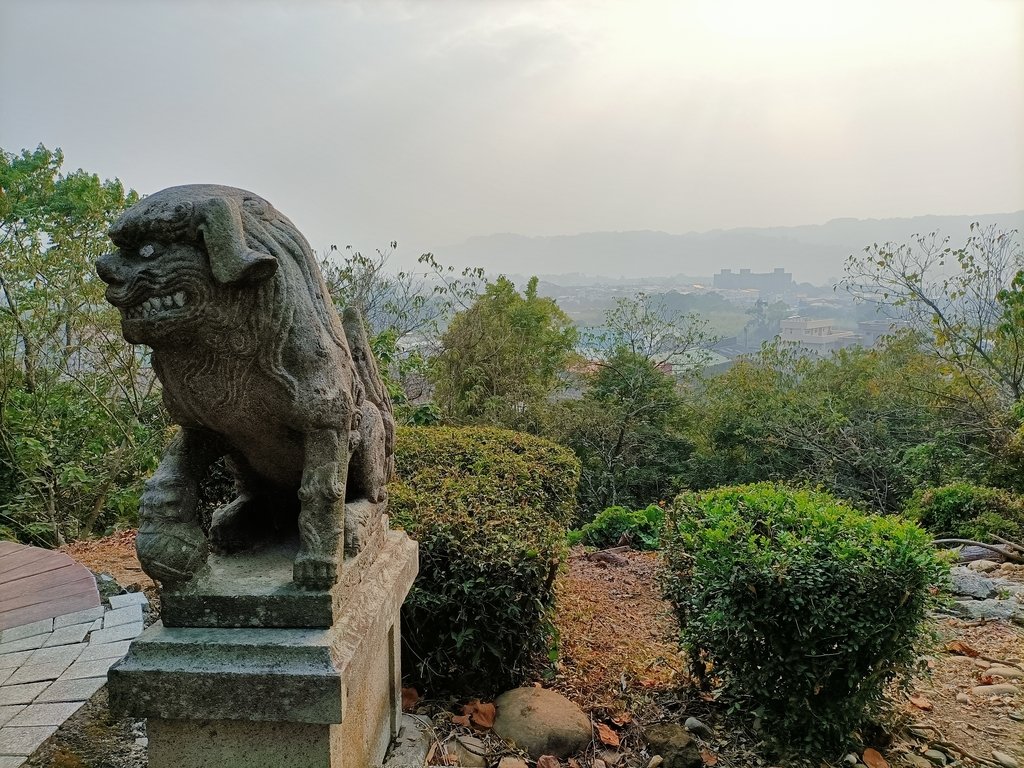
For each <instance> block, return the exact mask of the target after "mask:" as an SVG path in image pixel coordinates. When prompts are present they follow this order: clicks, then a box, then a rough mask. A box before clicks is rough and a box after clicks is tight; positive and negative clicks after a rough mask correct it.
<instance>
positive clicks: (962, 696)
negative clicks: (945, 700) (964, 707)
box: [956, 691, 971, 704]
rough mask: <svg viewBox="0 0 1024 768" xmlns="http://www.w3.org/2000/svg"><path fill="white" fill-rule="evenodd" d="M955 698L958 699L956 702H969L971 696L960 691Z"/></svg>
mask: <svg viewBox="0 0 1024 768" xmlns="http://www.w3.org/2000/svg"><path fill="white" fill-rule="evenodd" d="M956 700H957V701H958V702H959V703H960V704H970V703H971V697H970V696H968V695H967V694H966V693H964V692H963V691H961V692H960V693H958V694H957V695H956Z"/></svg>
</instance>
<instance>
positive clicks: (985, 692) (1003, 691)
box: [971, 683, 1020, 696]
mask: <svg viewBox="0 0 1024 768" xmlns="http://www.w3.org/2000/svg"><path fill="white" fill-rule="evenodd" d="M971 693H973V694H974V695H975V696H1014V695H1016V694H1018V693H1020V688H1018V687H1017V686H1015V685H1010V684H1009V683H997V684H995V685H976V686H974V687H973V688H971Z"/></svg>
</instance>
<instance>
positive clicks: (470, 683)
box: [389, 427, 579, 693]
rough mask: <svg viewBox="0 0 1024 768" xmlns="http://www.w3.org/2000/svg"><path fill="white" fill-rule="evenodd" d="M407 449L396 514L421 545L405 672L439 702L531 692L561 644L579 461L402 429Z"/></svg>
mask: <svg viewBox="0 0 1024 768" xmlns="http://www.w3.org/2000/svg"><path fill="white" fill-rule="evenodd" d="M397 443H398V447H397V453H396V460H397V467H398V477H399V479H398V480H397V481H395V482H394V483H393V484H392V485H391V487H390V507H389V509H390V512H391V515H392V520H393V522H394V523H395V524H396V525H398V526H400V527H402V528H404V529H405V530H407V531H408V532H409V533H410V534H411V535H412V536H413V538H415V539H417V541H419V545H420V573H419V577H418V578H417V580H416V583H415V584H414V586H413V589H412V592H411V593H410V595H409V597H408V599H407V600H406V602H405V605H404V606H403V608H402V640H403V643H404V644H405V645H404V648H405V656H406V660H405V666H404V668H405V669H406V670H408V671H409V672H410V673H411V674H412V675H413V676H414V677H416V678H418V680H419V682H420V683H422V684H424V685H425V686H426V688H427V689H428V690H430V691H432V692H435V693H436V692H438V691H441V690H455V689H462V690H467V691H468V690H472V691H474V692H477V693H479V692H481V691H484V690H492V691H500V690H503V689H504V688H506V687H508V686H511V685H516V684H518V683H520V682H522V681H523V678H524V675H525V674H526V672H527V671H528V670H529V669H530V668H531V666H532V665H533V664H534V663H535V661H536V660H537V658H538V656H539V655H540V654H542V653H543V652H544V651H545V650H546V649H548V648H549V646H550V644H551V641H552V636H551V623H550V617H551V616H550V614H551V610H552V606H553V601H554V592H553V582H554V577H555V574H556V572H557V569H558V566H559V563H560V560H561V558H562V556H563V554H564V549H565V533H566V528H567V526H568V523H569V521H570V520H571V519H572V518H573V516H574V514H575V494H576V483H577V480H578V478H579V466H578V464H577V462H576V459H575V457H573V455H572V454H571V453H570V452H569V451H567V450H565V449H564V448H562V447H560V446H557V445H555V444H553V443H551V442H549V441H547V440H543V439H540V438H535V437H531V436H529V435H524V434H521V433H516V432H509V431H506V430H501V429H494V428H487V427H468V428H452V427H429V428H419V427H403V428H400V429H399V431H398V440H397Z"/></svg>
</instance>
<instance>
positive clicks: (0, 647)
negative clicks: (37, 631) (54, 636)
mask: <svg viewBox="0 0 1024 768" xmlns="http://www.w3.org/2000/svg"><path fill="white" fill-rule="evenodd" d="M47 637H49V634H43V635H32V636H31V637H22V638H20V639H18V640H12V641H11V642H9V643H0V656H2V655H4V654H8V653H15V652H17V651H34V650H35V649H36V648H42V647H43V643H45V642H46V638H47Z"/></svg>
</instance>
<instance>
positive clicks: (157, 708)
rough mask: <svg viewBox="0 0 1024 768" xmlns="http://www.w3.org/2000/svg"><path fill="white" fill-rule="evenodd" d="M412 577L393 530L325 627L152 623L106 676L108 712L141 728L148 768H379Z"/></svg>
mask: <svg viewBox="0 0 1024 768" xmlns="http://www.w3.org/2000/svg"><path fill="white" fill-rule="evenodd" d="M416 572H417V550H416V544H415V542H413V541H412V540H410V539H409V538H408V536H406V535H405V534H404V533H401V532H397V531H392V532H390V533H389V534H388V535H387V539H386V543H385V545H384V546H383V547H382V550H381V551H380V553H379V556H378V557H377V558H376V559H375V560H373V562H372V563H370V564H369V567H367V568H365V569H363V570H362V572H361V575H360V578H359V579H358V580H356V581H355V582H354V586H353V587H352V588H351V591H350V592H349V594H348V595H346V596H345V598H344V599H343V600H342V601H341V603H340V604H341V606H342V610H341V613H340V614H339V615H337V616H336V622H335V624H334V625H333V626H331V627H329V628H315V627H314V628H275V627H271V628H223V627H209V628H201V627H165V626H163V624H162V623H160V622H158V623H156V624H154V625H153V626H152V627H150V628H149V629H147V630H146V631H145V632H144V633H143V634H142V636H140V637H139V638H138V639H137V640H136V641H135V642H134V643H132V645H131V648H130V650H129V653H128V655H127V656H126V657H125V658H124V659H123V660H122V661H121V662H119V663H118V664H117V665H115V666H114V667H113V668H112V669H111V670H110V675H109V683H108V688H109V691H110V703H111V708H112V711H113V712H114V714H115V716H131V717H146V718H149V720H148V725H147V728H148V737H149V765H150V768H171V766H173V767H174V768H200V767H202V768H207V767H208V766H218V767H220V766H224V767H225V768H228V767H230V766H253V767H254V768H256V767H258V766H280V765H288V766H289V768H297V767H298V766H309V768H314V767H315V768H369V767H370V766H379V765H380V764H381V762H382V760H383V757H384V753H385V751H386V749H387V745H388V743H389V742H390V740H391V738H392V736H394V735H395V734H396V732H397V728H398V723H399V718H400V706H401V691H400V685H401V670H400V661H401V656H400V648H399V637H400V635H399V609H400V607H401V604H402V602H403V601H404V599H405V596H406V594H407V593H408V591H409V588H410V587H411V586H412V582H413V579H414V578H415V576H416ZM285 756H287V758H286V757H285Z"/></svg>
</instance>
